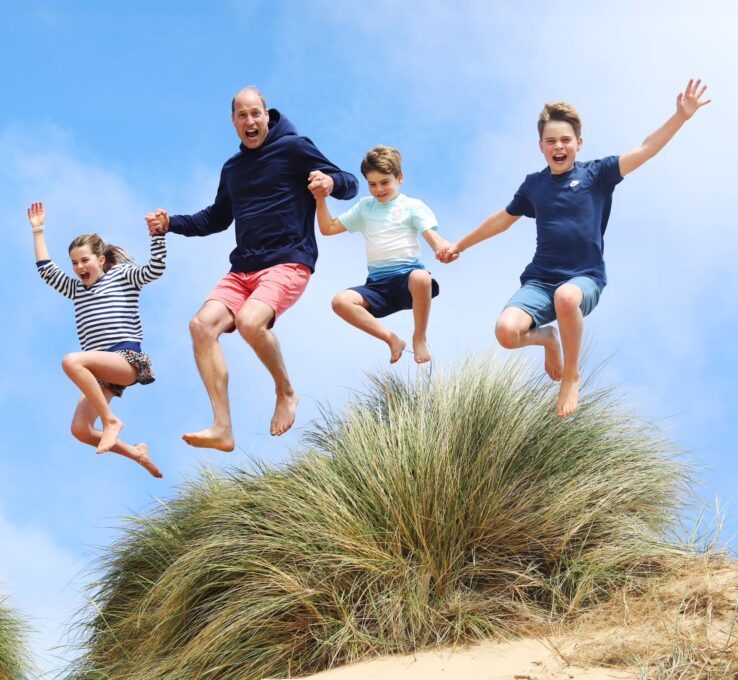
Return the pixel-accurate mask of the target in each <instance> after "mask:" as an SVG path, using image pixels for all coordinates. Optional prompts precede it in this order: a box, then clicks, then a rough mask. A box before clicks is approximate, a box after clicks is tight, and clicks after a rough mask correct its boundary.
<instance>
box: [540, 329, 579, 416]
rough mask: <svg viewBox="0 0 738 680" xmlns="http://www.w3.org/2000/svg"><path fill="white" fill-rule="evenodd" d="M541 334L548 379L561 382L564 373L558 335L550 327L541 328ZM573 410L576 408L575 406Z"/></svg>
mask: <svg viewBox="0 0 738 680" xmlns="http://www.w3.org/2000/svg"><path fill="white" fill-rule="evenodd" d="M541 332H542V333H545V334H546V335H545V339H544V344H543V348H544V350H545V351H546V359H545V364H544V367H545V369H546V373H548V377H549V378H551V380H561V374H562V373H563V371H564V363H563V361H562V360H561V343H560V342H559V333H558V331H557V330H556V329H555V328H553V327H552V326H546V327H545V328H541ZM574 408H576V406H575V407H574Z"/></svg>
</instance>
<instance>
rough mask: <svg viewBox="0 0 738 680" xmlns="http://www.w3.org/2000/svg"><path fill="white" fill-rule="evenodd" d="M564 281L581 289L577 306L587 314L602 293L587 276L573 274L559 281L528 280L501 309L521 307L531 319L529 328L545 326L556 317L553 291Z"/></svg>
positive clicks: (596, 284)
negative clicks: (573, 275)
mask: <svg viewBox="0 0 738 680" xmlns="http://www.w3.org/2000/svg"><path fill="white" fill-rule="evenodd" d="M565 283H571V284H572V285H574V286H576V287H577V288H579V290H581V291H582V293H583V294H584V297H583V298H582V304H581V305H580V306H579V308H580V309H581V310H582V314H583V315H584V316H587V314H589V313H590V312H591V311H592V310H593V309H594V308H595V307H596V306H597V303H598V302H599V301H600V295H601V293H602V288H600V285H599V284H598V283H597V282H596V281H595V280H594V279H591V278H589V276H575V277H574V278H573V279H569V280H568V281H562V282H561V283H543V282H542V281H528V282H526V283H524V284H523V286H522V287H521V288H520V289H519V290H518V291H517V292H516V293H515V294H514V295H513V296H512V297H511V298H510V299H509V300H508V301H507V304H506V305H505V306H504V307H503V309H507V308H508V307H515V308H516V309H522V310H523V311H524V312H525V313H526V314H529V315H530V316H531V318H532V319H533V324H532V325H531V328H538V327H539V326H545V325H546V324H547V323H551V322H552V321H554V320H555V319H556V309H555V308H554V293H555V292H556V289H557V288H559V287H560V286H562V285H564V284H565Z"/></svg>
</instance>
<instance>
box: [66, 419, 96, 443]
mask: <svg viewBox="0 0 738 680" xmlns="http://www.w3.org/2000/svg"><path fill="white" fill-rule="evenodd" d="M70 429H71V431H72V436H73V437H74V438H75V439H78V440H79V441H81V442H82V443H83V444H92V443H93V442H92V427H91V426H90V424H89V423H88V422H85V421H83V420H73V421H72V426H71V428H70Z"/></svg>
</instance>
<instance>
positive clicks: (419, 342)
mask: <svg viewBox="0 0 738 680" xmlns="http://www.w3.org/2000/svg"><path fill="white" fill-rule="evenodd" d="M413 353H414V354H415V363H416V364H425V363H426V362H428V361H430V360H431V355H430V352H429V351H428V345H427V344H426V340H425V336H423V337H422V338H421V337H417V338H416V337H415V336H414V335H413Z"/></svg>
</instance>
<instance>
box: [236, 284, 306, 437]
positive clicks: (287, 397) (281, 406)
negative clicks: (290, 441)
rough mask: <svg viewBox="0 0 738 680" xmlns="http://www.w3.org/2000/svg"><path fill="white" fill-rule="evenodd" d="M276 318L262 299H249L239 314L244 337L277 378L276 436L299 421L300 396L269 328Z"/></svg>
mask: <svg viewBox="0 0 738 680" xmlns="http://www.w3.org/2000/svg"><path fill="white" fill-rule="evenodd" d="M273 319H274V310H273V309H272V308H271V307H270V306H269V305H267V304H265V303H264V302H261V301H260V300H250V299H249V300H246V302H245V303H244V305H243V307H241V311H239V313H238V316H236V328H237V329H238V332H239V333H240V334H241V336H242V337H243V339H244V340H246V342H248V343H249V345H251V347H252V349H253V350H254V352H256V356H257V357H259V360H260V361H261V363H262V364H264V366H266V369H267V370H268V371H269V373H270V375H271V376H272V379H273V380H274V390H275V392H276V395H277V401H276V404H275V406H274V415H273V416H272V422H271V424H270V426H269V432H270V433H271V434H272V435H274V436H279V435H281V434H284V433H285V432H287V430H289V429H290V428H291V427H292V425H293V423H294V422H295V415H296V414H297V405H298V404H299V403H300V399H299V397H298V396H297V395H296V394H295V390H294V389H293V388H292V383H291V382H290V379H289V376H288V375H287V367H286V366H285V363H284V358H283V357H282V350H281V349H280V348H279V342H278V340H277V337H276V336H275V335H274V333H272V331H271V330H269V325H270V324H271V323H272V320H273Z"/></svg>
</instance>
